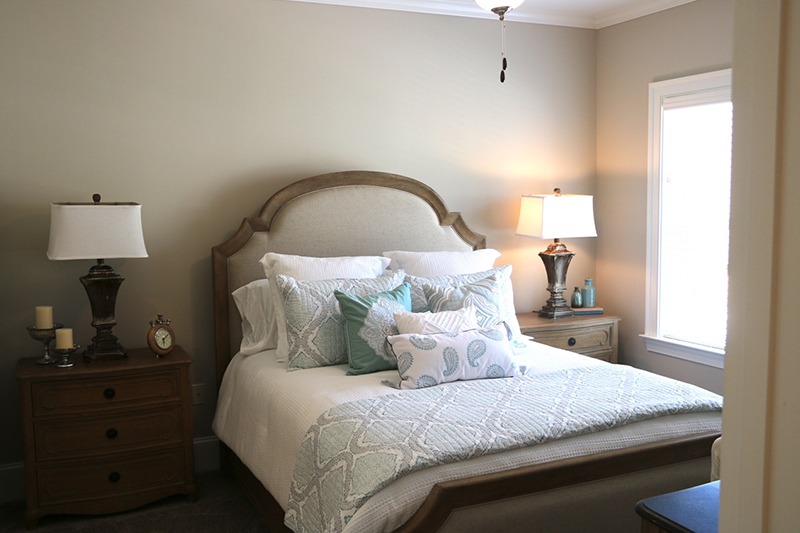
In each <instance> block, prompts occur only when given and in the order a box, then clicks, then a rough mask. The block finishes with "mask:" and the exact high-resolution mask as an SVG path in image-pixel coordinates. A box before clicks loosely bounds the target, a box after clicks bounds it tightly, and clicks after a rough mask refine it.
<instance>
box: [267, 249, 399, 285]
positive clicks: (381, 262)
mask: <svg viewBox="0 0 800 533" xmlns="http://www.w3.org/2000/svg"><path fill="white" fill-rule="evenodd" d="M259 262H260V263H261V264H262V265H263V266H264V274H266V276H267V278H269V277H270V276H273V275H278V274H283V275H284V276H291V277H293V278H294V279H300V280H305V281H314V280H320V279H339V278H347V279H360V278H377V277H378V276H380V275H381V274H383V271H384V270H386V267H388V266H389V259H387V258H386V257H380V256H352V257H307V256H303V255H288V254H276V253H273V252H269V253H266V254H264V257H262V258H261V259H260V260H259Z"/></svg>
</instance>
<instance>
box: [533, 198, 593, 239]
mask: <svg viewBox="0 0 800 533" xmlns="http://www.w3.org/2000/svg"><path fill="white" fill-rule="evenodd" d="M517 234H518V235H527V236H530V237H539V238H540V239H568V238H572V237H597V229H595V225H594V207H593V202H592V197H591V196H587V195H582V194H562V195H561V196H555V195H552V194H551V195H524V196H523V197H522V204H521V206H520V211H519V224H518V225H517Z"/></svg>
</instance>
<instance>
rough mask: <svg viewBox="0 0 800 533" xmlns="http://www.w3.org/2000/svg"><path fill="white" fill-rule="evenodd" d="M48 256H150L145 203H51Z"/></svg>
mask: <svg viewBox="0 0 800 533" xmlns="http://www.w3.org/2000/svg"><path fill="white" fill-rule="evenodd" d="M47 257H48V258H50V259H53V260H61V259H118V258H124V257H147V250H146V249H145V246H144V235H143V234H142V206H141V205H139V204H135V203H113V204H112V203H99V204H80V203H58V204H50V244H49V245H48V247H47Z"/></svg>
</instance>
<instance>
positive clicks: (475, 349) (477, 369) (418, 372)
mask: <svg viewBox="0 0 800 533" xmlns="http://www.w3.org/2000/svg"><path fill="white" fill-rule="evenodd" d="M387 340H388V341H389V344H391V346H392V351H393V352H394V354H395V356H396V357H397V370H398V372H399V373H400V388H401V389H421V388H424V387H431V386H433V385H438V384H440V383H448V382H452V381H457V380H471V379H484V378H502V377H512V376H516V375H517V367H516V364H515V363H514V357H513V353H512V350H511V344H510V343H509V340H508V337H507V336H506V332H505V328H504V327H502V326H500V327H496V328H487V329H474V330H470V331H462V332H460V333H434V334H431V335H416V334H413V333H411V334H405V335H390V336H389V337H387Z"/></svg>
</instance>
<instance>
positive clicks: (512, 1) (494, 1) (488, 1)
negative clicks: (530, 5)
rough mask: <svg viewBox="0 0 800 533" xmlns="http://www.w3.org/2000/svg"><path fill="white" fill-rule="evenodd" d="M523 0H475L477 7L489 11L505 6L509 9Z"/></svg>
mask: <svg viewBox="0 0 800 533" xmlns="http://www.w3.org/2000/svg"><path fill="white" fill-rule="evenodd" d="M523 1H524V0H475V3H476V4H478V6H479V7H481V8H483V9H485V10H486V11H491V10H492V9H495V8H497V7H507V8H508V9H509V10H511V9H515V8H517V7H519V6H520V5H521V4H522V2H523Z"/></svg>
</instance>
